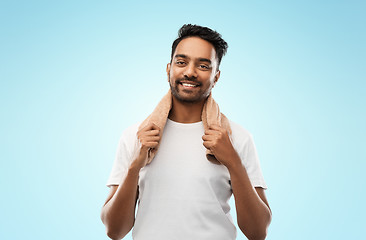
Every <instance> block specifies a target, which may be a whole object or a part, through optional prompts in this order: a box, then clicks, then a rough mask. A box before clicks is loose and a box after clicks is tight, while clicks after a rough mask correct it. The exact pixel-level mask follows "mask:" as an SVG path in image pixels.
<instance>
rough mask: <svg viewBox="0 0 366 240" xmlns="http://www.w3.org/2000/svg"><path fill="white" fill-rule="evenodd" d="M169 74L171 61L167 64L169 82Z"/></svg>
mask: <svg viewBox="0 0 366 240" xmlns="http://www.w3.org/2000/svg"><path fill="white" fill-rule="evenodd" d="M169 74H170V63H168V64H167V65H166V75H167V76H168V82H169Z"/></svg>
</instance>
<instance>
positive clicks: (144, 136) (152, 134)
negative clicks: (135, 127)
mask: <svg viewBox="0 0 366 240" xmlns="http://www.w3.org/2000/svg"><path fill="white" fill-rule="evenodd" d="M159 133H160V128H159V127H158V126H156V125H155V124H154V123H150V124H148V125H147V126H146V127H144V128H142V129H141V130H139V131H138V132H137V138H138V139H139V141H140V143H141V147H140V151H139V154H138V155H137V158H136V159H135V160H134V162H133V163H132V164H133V165H134V166H135V167H137V168H138V169H141V168H143V167H145V166H146V164H147V161H148V156H149V154H148V152H149V150H150V149H151V150H150V151H153V152H154V151H156V149H155V148H156V147H157V146H158V144H159V141H160V135H159Z"/></svg>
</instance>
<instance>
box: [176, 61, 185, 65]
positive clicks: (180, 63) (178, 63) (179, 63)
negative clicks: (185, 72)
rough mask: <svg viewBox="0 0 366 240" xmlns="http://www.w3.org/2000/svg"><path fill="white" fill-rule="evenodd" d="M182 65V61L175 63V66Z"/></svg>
mask: <svg viewBox="0 0 366 240" xmlns="http://www.w3.org/2000/svg"><path fill="white" fill-rule="evenodd" d="M184 63H185V62H183V61H177V62H176V64H177V65H183V64H184Z"/></svg>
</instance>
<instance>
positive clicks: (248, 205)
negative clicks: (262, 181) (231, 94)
mask: <svg viewBox="0 0 366 240" xmlns="http://www.w3.org/2000/svg"><path fill="white" fill-rule="evenodd" d="M202 139H203V140H204V142H203V145H204V146H205V147H206V148H207V149H210V150H211V151H212V153H213V154H214V155H215V157H216V159H217V160H218V161H220V162H221V163H222V164H223V165H225V166H226V167H227V169H228V170H229V173H230V179H231V188H232V190H233V194H234V198H235V206H236V213H237V221H238V226H239V228H240V230H241V231H242V232H243V233H244V234H245V236H247V238H248V239H250V240H256V239H265V238H266V235H267V228H268V226H269V224H270V222H271V218H272V213H271V210H270V208H269V205H268V202H267V199H266V197H265V194H264V191H263V189H262V188H256V189H255V188H254V187H253V186H252V184H251V182H250V179H249V176H248V173H247V171H246V169H245V167H244V166H243V164H242V162H241V159H240V157H239V155H238V153H237V152H236V150H235V149H234V147H233V145H232V144H231V141H230V138H229V135H228V133H227V131H226V130H225V129H224V128H222V127H220V126H217V125H212V126H210V128H209V130H206V131H205V135H203V137H202Z"/></svg>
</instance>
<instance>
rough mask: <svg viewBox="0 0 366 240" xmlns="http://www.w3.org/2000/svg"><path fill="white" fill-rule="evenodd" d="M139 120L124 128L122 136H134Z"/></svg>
mask: <svg viewBox="0 0 366 240" xmlns="http://www.w3.org/2000/svg"><path fill="white" fill-rule="evenodd" d="M141 123H142V121H141V122H136V123H134V124H131V125H129V126H127V127H126V128H124V130H123V132H122V136H121V137H122V138H135V137H136V134H137V131H138V129H139V126H140V124H141Z"/></svg>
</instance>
